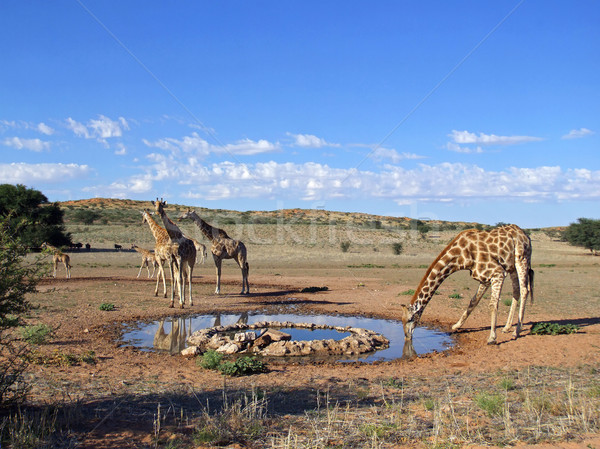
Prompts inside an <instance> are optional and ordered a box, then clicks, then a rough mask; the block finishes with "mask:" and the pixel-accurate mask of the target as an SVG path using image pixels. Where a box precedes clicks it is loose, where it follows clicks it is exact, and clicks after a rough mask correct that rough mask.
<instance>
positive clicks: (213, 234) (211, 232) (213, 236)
mask: <svg viewBox="0 0 600 449" xmlns="http://www.w3.org/2000/svg"><path fill="white" fill-rule="evenodd" d="M191 217H192V219H193V220H194V222H195V223H196V224H197V225H198V227H199V228H200V230H201V231H202V234H204V236H205V237H206V238H207V239H208V240H210V241H215V240H218V239H219V238H227V239H228V238H229V236H228V235H227V233H226V232H225V231H223V230H222V229H219V228H215V227H213V226H211V225H209V224H208V223H207V222H205V221H204V220H203V219H202V218H200V217H199V216H198V214H196V212H192V214H191Z"/></svg>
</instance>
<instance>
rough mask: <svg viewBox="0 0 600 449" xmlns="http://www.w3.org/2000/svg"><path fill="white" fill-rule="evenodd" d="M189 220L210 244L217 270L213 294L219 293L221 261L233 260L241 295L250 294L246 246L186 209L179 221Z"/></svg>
mask: <svg viewBox="0 0 600 449" xmlns="http://www.w3.org/2000/svg"><path fill="white" fill-rule="evenodd" d="M186 218H191V219H192V220H194V223H196V225H198V227H199V228H200V230H201V231H202V234H204V236H205V237H206V238H207V239H209V240H210V241H211V242H212V247H211V249H210V251H211V253H212V255H213V259H214V261H215V267H216V270H217V288H216V289H215V294H217V295H218V294H219V293H221V263H222V261H223V259H234V260H235V261H236V262H237V264H238V266H239V267H240V269H241V270H242V293H241V294H242V295H243V294H249V293H250V285H249V284H248V272H249V271H250V266H249V265H248V262H247V259H246V257H247V254H246V246H245V245H244V244H243V243H242V242H240V241H239V240H233V239H232V238H231V237H229V236H228V235H227V233H226V232H225V231H223V230H222V229H219V228H215V227H213V226H211V225H209V224H208V223H207V222H205V221H204V220H203V219H202V218H200V217H199V216H198V214H196V212H195V211H193V210H191V209H188V210H187V211H186V212H184V213H183V214H182V215H181V217H179V219H180V220H184V219H186Z"/></svg>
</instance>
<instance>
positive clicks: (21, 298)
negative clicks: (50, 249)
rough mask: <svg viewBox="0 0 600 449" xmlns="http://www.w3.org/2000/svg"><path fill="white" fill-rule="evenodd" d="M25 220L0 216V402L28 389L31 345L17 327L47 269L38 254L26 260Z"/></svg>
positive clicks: (21, 322)
mask: <svg viewBox="0 0 600 449" xmlns="http://www.w3.org/2000/svg"><path fill="white" fill-rule="evenodd" d="M22 223H23V222H19V223H16V222H14V221H10V220H9V218H8V217H0V404H4V403H6V402H9V401H13V400H14V401H18V400H21V399H23V398H24V395H25V393H26V386H25V384H24V383H23V382H22V374H23V372H24V371H25V369H26V368H27V362H26V358H25V357H26V355H27V354H28V352H29V345H28V344H27V343H26V342H25V341H24V340H22V339H20V338H19V336H18V332H15V330H16V328H18V327H21V326H23V325H24V322H23V317H24V316H26V314H27V313H29V311H30V310H31V304H30V302H29V301H28V300H27V297H26V295H28V294H32V293H35V291H36V284H37V281H38V280H39V279H40V278H41V277H42V276H43V275H44V273H45V272H46V271H47V264H42V263H40V262H41V261H40V258H39V257H38V258H36V260H35V261H33V263H31V264H28V263H27V262H26V261H25V256H26V255H27V248H26V246H25V245H24V244H23V242H22V240H21V239H20V231H21V230H23V229H24V227H25V226H27V223H25V226H21V224H22ZM44 267H46V269H44Z"/></svg>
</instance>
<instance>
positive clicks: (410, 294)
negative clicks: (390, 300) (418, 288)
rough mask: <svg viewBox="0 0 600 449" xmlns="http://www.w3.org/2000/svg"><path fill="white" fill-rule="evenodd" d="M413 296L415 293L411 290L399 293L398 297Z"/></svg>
mask: <svg viewBox="0 0 600 449" xmlns="http://www.w3.org/2000/svg"><path fill="white" fill-rule="evenodd" d="M414 294H415V291H414V290H413V289H412V288H411V289H409V290H405V291H403V292H402V293H399V294H398V296H400V295H404V296H412V295H414Z"/></svg>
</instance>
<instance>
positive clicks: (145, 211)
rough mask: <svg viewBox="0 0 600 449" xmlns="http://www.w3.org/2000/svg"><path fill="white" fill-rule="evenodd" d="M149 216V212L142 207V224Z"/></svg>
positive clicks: (146, 221)
mask: <svg viewBox="0 0 600 449" xmlns="http://www.w3.org/2000/svg"><path fill="white" fill-rule="evenodd" d="M149 216H150V212H148V209H144V210H143V211H142V224H144V223H148V217H149Z"/></svg>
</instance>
